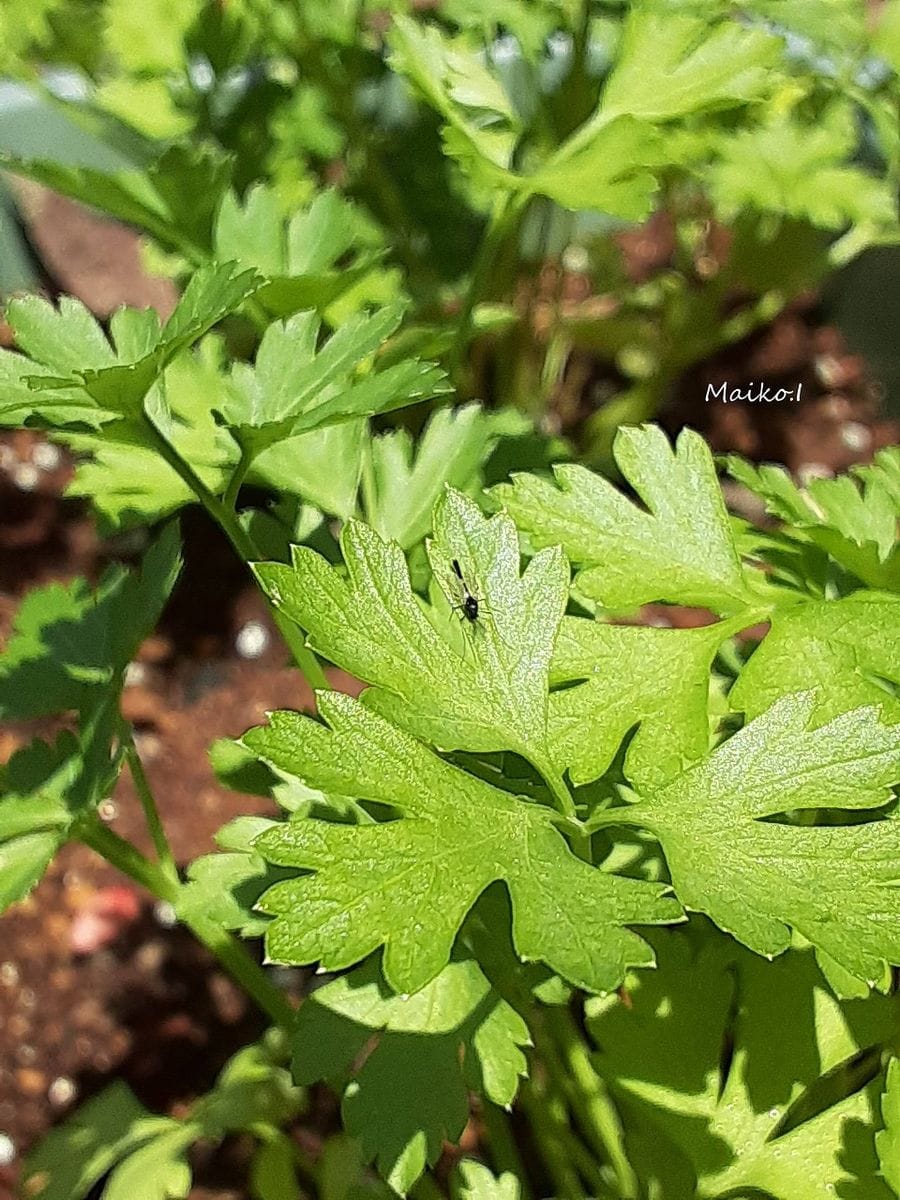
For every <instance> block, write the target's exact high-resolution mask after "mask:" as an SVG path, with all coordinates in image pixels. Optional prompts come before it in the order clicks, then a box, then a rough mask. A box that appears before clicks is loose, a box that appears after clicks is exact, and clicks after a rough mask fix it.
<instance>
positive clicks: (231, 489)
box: [222, 448, 253, 513]
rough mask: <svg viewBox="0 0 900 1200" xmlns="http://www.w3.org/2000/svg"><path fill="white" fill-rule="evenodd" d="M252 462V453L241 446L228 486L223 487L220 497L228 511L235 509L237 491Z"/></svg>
mask: <svg viewBox="0 0 900 1200" xmlns="http://www.w3.org/2000/svg"><path fill="white" fill-rule="evenodd" d="M252 462H253V454H252V453H251V451H249V450H247V449H246V448H242V449H241V457H240V459H239V460H238V464H237V466H236V467H235V468H234V470H233V471H232V473H231V478H230V479H229V480H228V487H227V488H226V489H225V495H224V496H223V497H222V504H223V505H224V506H225V508H227V509H228V511H229V512H232V513H233V512H235V511H236V509H237V498H238V493H239V492H240V490H241V486H242V485H243V482H244V480H245V479H246V477H247V472H248V471H249V470H250V466H251V464H252Z"/></svg>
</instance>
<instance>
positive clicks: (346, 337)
mask: <svg viewBox="0 0 900 1200" xmlns="http://www.w3.org/2000/svg"><path fill="white" fill-rule="evenodd" d="M403 309H404V306H403V305H402V304H393V305H389V306H388V307H386V308H383V309H380V310H379V311H377V312H374V313H372V314H370V315H365V314H361V315H359V316H357V317H354V318H353V319H351V320H349V321H347V322H346V323H345V324H343V325H342V326H341V327H340V329H338V330H337V331H336V332H335V333H333V334H332V335H331V337H330V338H329V339H328V340H327V341H326V342H324V343H323V344H322V345H321V346H318V340H319V332H320V322H319V320H318V318H317V317H316V315H315V314H314V313H312V312H302V313H297V314H295V315H294V316H292V317H290V318H288V320H287V321H284V322H281V321H276V322H275V323H274V324H272V325H270V326H269V328H268V329H267V330H266V332H265V334H264V335H263V339H262V341H261V342H260V346H259V350H258V351H257V354H256V362H255V364H254V366H253V367H249V366H247V365H246V364H243V363H238V364H236V365H235V366H234V368H233V369H232V375H231V387H230V389H229V395H228V397H227V398H226V400H225V401H224V403H222V405H221V408H220V416H221V420H222V423H223V424H224V425H226V426H227V427H228V429H229V430H230V431H231V433H232V434H233V436H234V438H235V440H236V441H237V442H238V445H240V446H241V447H242V449H243V450H244V452H245V453H247V454H249V455H252V456H254V457H255V456H256V455H257V454H259V453H260V452H261V451H263V450H265V449H266V447H268V446H271V445H273V444H274V443H275V442H279V441H282V440H283V439H284V438H289V437H294V436H296V435H297V434H301V433H308V432H309V431H311V430H313V429H320V428H322V427H323V426H326V425H334V424H337V423H339V422H342V421H347V420H351V419H353V418H358V417H366V416H371V415H373V414H374V413H381V412H389V411H391V410H392V409H395V408H402V407H404V406H405V405H407V404H411V403H413V401H415V400H422V399H428V398H430V397H432V396H435V395H439V394H441V393H443V392H446V391H447V390H448V386H447V383H446V377H445V375H444V372H443V371H442V370H440V368H438V367H436V366H434V365H433V364H432V363H422V362H420V361H419V360H418V359H406V360H404V361H403V362H401V363H398V364H397V365H395V366H393V367H387V368H385V369H384V370H381V371H378V370H375V371H373V372H372V373H371V374H368V375H364V376H357V374H356V372H357V369H358V368H359V367H360V365H361V364H362V363H363V362H364V361H365V360H366V359H368V358H369V357H370V356H371V355H373V354H374V353H375V352H376V351H377V350H378V349H380V347H381V346H382V344H383V343H384V342H385V341H386V340H387V338H388V337H390V335H391V334H392V333H394V332H395V331H396V329H397V328H398V326H399V325H400V322H401V320H402V319H403Z"/></svg>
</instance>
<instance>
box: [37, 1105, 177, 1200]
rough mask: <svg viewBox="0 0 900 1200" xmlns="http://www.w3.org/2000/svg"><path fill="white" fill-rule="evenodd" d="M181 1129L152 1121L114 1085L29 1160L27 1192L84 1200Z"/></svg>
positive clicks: (47, 1198) (52, 1199)
mask: <svg viewBox="0 0 900 1200" xmlns="http://www.w3.org/2000/svg"><path fill="white" fill-rule="evenodd" d="M178 1129H179V1127H178V1124H177V1122H175V1121H170V1120H169V1119H168V1118H166V1117H155V1116H151V1114H150V1113H148V1112H147V1110H146V1109H145V1108H144V1106H143V1105H142V1104H139V1103H138V1101H137V1100H136V1099H135V1097H134V1094H133V1093H132V1091H131V1089H130V1088H128V1087H127V1086H126V1085H125V1084H124V1083H120V1082H116V1083H112V1084H110V1086H109V1087H107V1088H105V1089H104V1090H103V1091H102V1092H101V1093H100V1095H99V1096H95V1097H94V1098H93V1100H88V1101H87V1103H86V1104H82V1105H79V1107H78V1108H77V1109H76V1111H75V1113H74V1114H73V1116H71V1117H70V1118H69V1119H68V1120H67V1121H65V1122H64V1123H63V1124H62V1125H59V1126H57V1127H56V1128H55V1129H51V1130H50V1132H49V1133H47V1134H45V1136H44V1137H43V1138H42V1139H41V1141H40V1142H39V1143H38V1145H37V1146H36V1147H35V1149H34V1150H33V1151H32V1152H31V1154H29V1156H28V1158H27V1160H26V1163H25V1175H24V1187H25V1189H26V1191H27V1194H28V1195H29V1196H32V1197H34V1200H84V1198H85V1197H86V1196H87V1195H88V1193H89V1192H90V1191H91V1190H92V1189H93V1187H94V1184H95V1183H97V1182H98V1181H99V1180H101V1179H102V1178H103V1176H104V1175H106V1174H107V1173H108V1172H109V1171H110V1170H111V1168H112V1167H114V1166H115V1164H116V1163H117V1162H119V1161H120V1160H122V1159H123V1158H125V1156H126V1155H128V1154H130V1153H132V1152H133V1151H134V1150H137V1149H138V1148H139V1147H141V1146H143V1145H145V1144H146V1143H148V1142H152V1140H153V1139H155V1138H157V1137H159V1136H160V1135H162V1134H166V1133H169V1132H170V1131H172V1130H178ZM133 1194H134V1193H132V1195H133Z"/></svg>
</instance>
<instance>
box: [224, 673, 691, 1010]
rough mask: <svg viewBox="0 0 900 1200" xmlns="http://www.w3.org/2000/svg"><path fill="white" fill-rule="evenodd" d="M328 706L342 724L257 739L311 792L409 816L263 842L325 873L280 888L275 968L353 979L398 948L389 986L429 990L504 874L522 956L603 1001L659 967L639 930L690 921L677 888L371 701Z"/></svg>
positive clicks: (312, 828)
mask: <svg viewBox="0 0 900 1200" xmlns="http://www.w3.org/2000/svg"><path fill="white" fill-rule="evenodd" d="M319 708H320V713H321V715H322V717H323V718H324V719H325V720H326V721H327V722H328V725H329V728H326V727H324V726H323V725H321V724H319V723H317V722H315V721H313V720H311V719H310V718H308V717H302V716H300V715H299V714H297V713H290V712H279V713H274V714H273V715H272V718H271V724H270V725H269V726H267V727H265V728H261V729H254V730H251V731H250V732H249V733H247V734H246V735H245V736H244V739H243V740H244V743H245V744H246V745H247V746H248V747H249V748H250V749H251V750H253V751H254V752H255V753H257V754H258V755H259V756H260V757H261V758H263V759H264V760H265V761H267V762H269V763H271V764H272V765H273V766H275V767H276V768H277V769H281V770H284V771H287V772H288V773H290V774H292V775H296V776H298V777H299V778H301V779H302V780H303V781H304V782H305V783H307V784H308V785H309V786H311V787H319V788H321V789H322V790H323V791H325V792H337V793H338V794H340V795H353V796H357V797H358V798H359V799H361V800H369V801H374V802H376V803H379V804H385V805H390V806H391V807H392V808H395V809H399V810H401V811H402V812H403V813H404V819H400V820H395V821H389V822H387V823H380V824H373V825H364V826H352V825H337V824H332V823H330V822H327V821H320V820H311V819H306V820H300V821H296V822H293V821H292V822H290V823H288V824H286V825H279V826H278V827H276V828H275V829H271V830H269V831H268V832H267V833H264V834H263V835H262V836H261V837H260V838H258V839H257V840H256V842H255V843H254V846H255V849H256V850H258V851H259V852H260V853H261V854H263V855H264V856H265V857H266V858H267V859H268V860H269V861H270V862H274V863H276V864H278V865H282V866H289V867H302V868H304V869H306V870H309V871H314V872H315V874H311V875H307V876H303V877H300V878H297V879H292V880H288V881H286V882H284V883H280V884H276V885H275V887H273V888H272V889H271V890H270V891H268V892H266V894H265V895H264V896H263V897H262V899H261V901H260V902H259V907H260V908H261V910H262V911H263V912H266V913H269V914H270V915H271V916H274V917H275V920H274V922H273V923H272V925H271V926H270V927H269V929H268V930H267V933H266V946H267V950H268V954H269V956H270V958H272V959H273V960H274V961H279V962H288V963H310V962H315V961H321V963H322V965H323V966H324V967H326V969H328V970H340V969H342V968H344V967H347V966H350V965H351V964H353V963H355V962H358V961H360V960H361V959H363V958H365V957H366V956H367V955H369V954H370V953H371V952H372V951H373V950H376V949H377V948H378V947H379V946H381V945H384V947H385V954H384V974H385V978H386V979H387V981H388V983H389V985H390V986H391V987H392V988H393V989H394V990H395V991H397V992H414V991H417V990H418V989H419V988H422V987H424V986H425V985H426V984H427V983H428V982H430V980H432V979H434V978H435V976H436V975H437V974H439V972H440V971H441V970H442V969H443V968H444V967H445V966H446V964H447V962H448V961H449V958H450V951H451V949H452V946H453V942H454V939H455V937H456V934H457V932H458V930H459V927H460V925H461V923H462V921H463V918H464V917H465V915H466V913H467V912H468V911H469V909H470V908H471V906H472V904H473V903H474V901H475V900H476V899H477V898H478V896H479V895H481V893H482V892H483V891H484V890H485V889H486V888H487V887H488V886H489V885H490V884H491V883H493V882H494V881H495V880H499V879H502V880H504V881H505V882H506V885H507V888H508V889H509V892H510V895H511V897H512V901H513V914H514V915H513V940H514V943H515V947H516V951H517V953H518V954H519V956H520V957H521V958H523V959H541V960H543V961H545V962H547V963H548V964H549V965H550V966H551V967H552V968H553V970H555V971H557V972H558V973H559V974H561V975H563V976H565V977H566V978H567V979H570V980H571V981H572V982H573V983H576V984H577V985H578V986H581V987H584V988H586V989H588V990H601V991H602V990H605V989H608V988H613V987H615V986H616V985H617V983H618V981H619V979H620V978H621V974H622V971H623V970H624V967H625V965H626V964H628V963H647V962H649V961H650V960H649V958H648V955H647V953H646V949H645V946H644V943H643V942H642V941H641V939H640V938H639V937H637V936H636V935H635V934H634V933H631V932H630V931H628V930H626V929H624V928H623V926H624V925H630V924H635V923H640V922H642V921H649V922H659V921H667V920H677V919H678V915H679V910H678V907H677V906H676V905H675V904H674V903H672V902H671V901H668V900H666V899H664V898H663V891H664V889H663V888H661V887H659V886H657V885H653V884H645V883H642V882H639V881H636V880H631V879H625V878H623V877H620V876H614V875H609V874H606V873H605V872H603V871H601V870H599V869H596V868H593V867H590V866H588V865H587V864H586V863H584V862H583V861H582V860H580V859H578V858H576V857H575V856H574V855H573V854H572V853H571V851H570V850H569V848H568V847H567V845H566V843H565V842H564V840H563V838H562V836H561V834H560V833H559V832H558V830H557V829H556V827H555V825H554V814H553V812H552V811H551V810H550V809H548V808H545V807H542V806H538V805H534V804H529V803H526V802H523V800H521V799H519V798H516V797H515V796H512V795H510V794H509V793H507V792H502V791H499V790H497V789H496V788H493V787H491V786H490V785H489V784H487V783H485V782H483V781H482V780H480V779H476V778H474V777H472V776H470V775H467V774H465V773H464V772H463V771H461V770H459V769H458V768H456V767H454V766H451V765H450V764H449V763H447V762H444V761H443V760H442V759H440V758H438V757H437V756H436V755H435V754H433V753H432V752H431V751H430V750H428V749H427V748H426V747H425V746H423V745H422V743H421V742H419V741H417V740H416V739H414V738H412V737H410V736H409V735H408V734H405V733H402V732H401V731H400V730H398V729H396V728H394V726H392V725H390V724H389V723H388V722H387V721H385V720H383V719H382V718H381V717H379V716H377V715H376V714H375V713H373V712H371V711H369V710H368V709H367V708H366V707H365V706H363V705H362V704H361V703H360V702H359V701H356V700H352V699H350V697H348V696H344V695H340V694H337V693H333V692H332V693H324V694H322V695H321V696H320V702H319ZM473 833H475V836H473Z"/></svg>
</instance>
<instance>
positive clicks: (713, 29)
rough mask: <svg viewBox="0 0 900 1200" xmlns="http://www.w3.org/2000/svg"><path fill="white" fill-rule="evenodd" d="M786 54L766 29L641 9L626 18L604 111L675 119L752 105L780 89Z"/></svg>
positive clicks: (608, 114)
mask: <svg viewBox="0 0 900 1200" xmlns="http://www.w3.org/2000/svg"><path fill="white" fill-rule="evenodd" d="M778 56H779V44H778V40H777V39H776V38H774V37H772V36H771V35H770V34H768V33H766V32H765V31H764V30H762V29H759V28H753V27H748V26H746V25H744V24H741V23H740V22H737V21H734V20H724V21H718V22H715V23H711V22H710V21H709V19H708V18H706V17H699V16H693V15H690V14H682V13H677V12H667V13H657V12H653V11H652V8H650V7H644V8H638V9H636V10H634V11H633V12H632V13H631V14H630V15H629V18H628V20H627V21H626V24H625V29H624V31H623V34H622V41H621V43H620V46H619V51H618V55H617V58H616V65H615V68H614V69H613V72H612V74H611V75H610V77H609V80H608V81H607V83H606V87H605V88H604V90H603V95H602V97H601V106H600V113H601V114H602V116H603V117H604V118H605V119H606V120H610V119H611V118H612V117H613V116H614V115H618V114H621V113H629V114H631V115H632V116H635V117H641V118H644V119H646V120H651V121H670V120H673V119H675V118H678V117H684V116H687V115H688V114H689V113H695V112H700V111H703V110H709V109H719V108H729V107H734V106H735V105H738V104H744V103H746V102H748V101H750V100H755V99H758V98H760V97H762V96H763V95H765V94H766V93H767V92H769V91H770V90H771V89H772V78H773V77H772V69H773V67H775V65H776V62H777V59H778Z"/></svg>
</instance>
